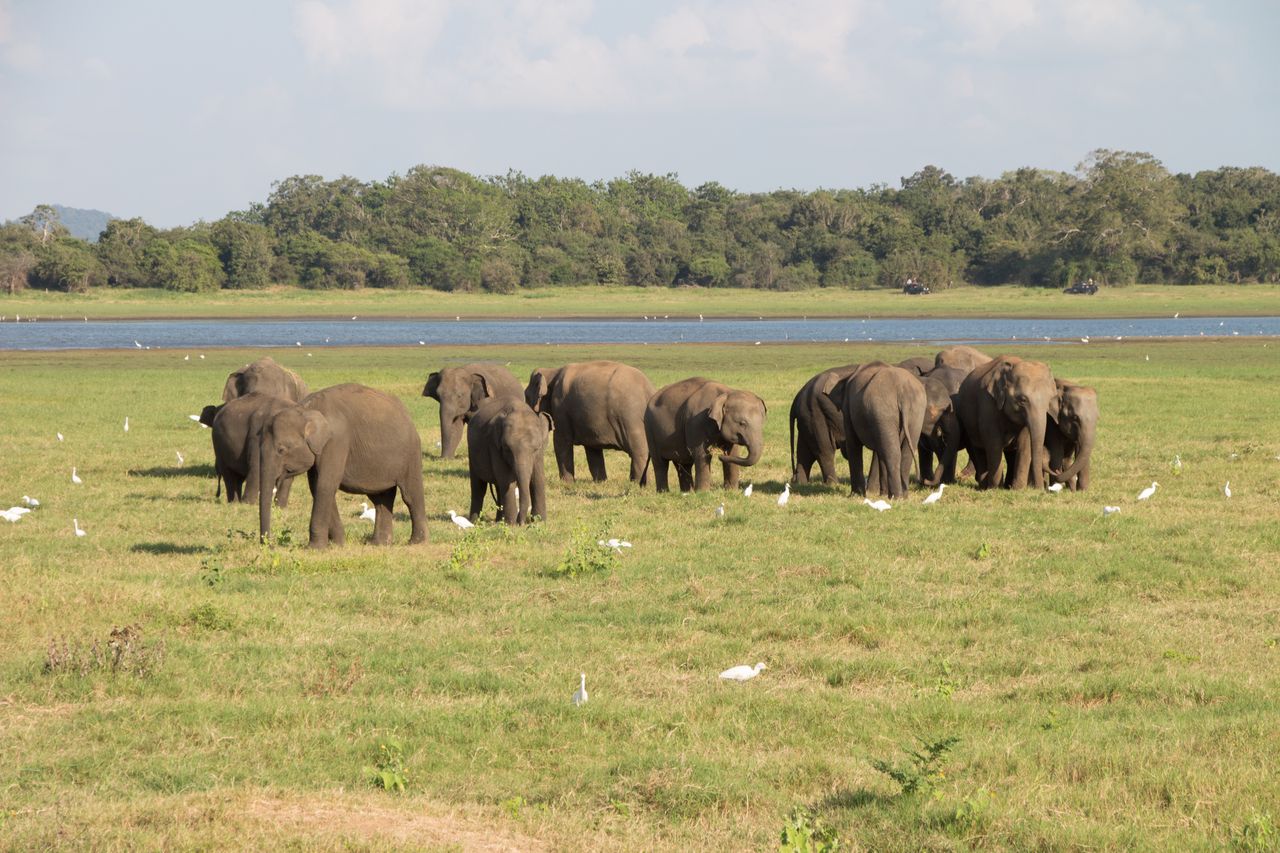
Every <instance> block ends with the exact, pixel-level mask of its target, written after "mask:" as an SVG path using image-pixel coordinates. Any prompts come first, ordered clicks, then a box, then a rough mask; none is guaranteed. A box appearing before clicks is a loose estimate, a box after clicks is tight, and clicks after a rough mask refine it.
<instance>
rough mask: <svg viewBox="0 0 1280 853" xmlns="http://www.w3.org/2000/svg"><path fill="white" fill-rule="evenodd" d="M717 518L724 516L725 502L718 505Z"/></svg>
mask: <svg viewBox="0 0 1280 853" xmlns="http://www.w3.org/2000/svg"><path fill="white" fill-rule="evenodd" d="M716 518H724V504H720V506H718V507H716Z"/></svg>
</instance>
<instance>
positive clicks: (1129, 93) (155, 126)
mask: <svg viewBox="0 0 1280 853" xmlns="http://www.w3.org/2000/svg"><path fill="white" fill-rule="evenodd" d="M1277 35H1280V0H1204V1H1203V2H1198V3H1197V2H1183V0H904V2H895V0H843V2H841V0H791V2H786V0H644V2H605V0H596V2H592V0H505V1H504V0H493V2H490V1H489V0H471V2H463V0H457V1H456V2H454V0H419V2H413V0H296V2H286V0H277V1H276V2H272V0H218V2H204V3H194V2H192V3H188V2H175V0H121V2H101V0H95V2H79V0H64V2H51V1H50V0H0V219H5V218H9V217H14V216H18V215H21V214H23V213H26V212H28V211H29V210H30V209H31V208H32V207H33V206H34V205H35V204H37V203H41V202H56V203H60V204H67V205H71V206H75V207H96V208H100V209H103V210H108V211H110V212H112V213H114V214H116V215H118V216H139V215H140V216H143V217H144V218H146V219H147V220H149V221H151V222H152V223H154V224H157V225H166V226H167V225H178V224H187V223H190V222H192V221H194V220H197V219H202V218H203V219H216V218H218V217H220V216H221V215H222V214H224V213H226V212H227V211H229V210H234V209H241V208H244V207H246V206H248V205H249V204H250V203H251V202H254V201H263V200H265V199H266V197H267V195H268V194H269V193H270V191H271V183H272V181H274V180H278V179H280V178H283V177H287V176H289V175H294V174H308V173H315V174H321V175H324V176H326V177H337V176H339V175H343V174H348V175H354V176H356V177H358V178H360V179H363V180H370V179H381V178H385V177H387V176H388V175H390V174H391V173H394V172H400V173H402V172H404V171H405V170H407V169H408V168H409V167H411V166H413V165H415V164H418V163H426V164H437V165H445V166H453V167H457V168H459V169H463V170H466V171H468V172H473V173H477V174H501V173H505V172H506V171H507V170H508V169H516V170H519V171H522V172H524V173H526V174H529V175H534V176H536V175H542V174H556V175H562V176H576V177H582V178H586V179H588V180H594V179H597V178H609V177H614V176H617V175H621V174H623V173H624V172H626V171H627V170H629V169H640V170H642V171H651V172H660V173H661V172H677V173H678V174H679V175H680V178H681V180H682V181H683V182H684V183H685V184H686V185H689V186H694V185H697V184H699V183H702V182H704V181H711V180H715V181H719V182H721V183H723V184H725V185H727V186H729V187H732V188H734V189H740V190H770V189H776V188H779V187H797V188H803V189H811V188H813V187H818V186H826V187H853V186H867V185H870V184H873V183H888V184H893V185H896V184H897V182H898V180H899V179H900V178H901V177H902V176H904V175H910V174H911V173H913V172H915V171H916V170H917V169H919V168H920V167H921V166H924V165H926V164H935V165H938V166H941V167H943V168H945V169H947V170H948V171H950V172H951V173H953V174H955V175H957V176H967V175H985V176H989V177H994V176H997V175H999V174H1000V173H1001V172H1003V171H1006V170H1008V169H1012V168H1016V167H1018V166H1038V167H1043V168H1050V169H1061V170H1071V169H1073V168H1074V167H1075V165H1076V164H1077V163H1078V162H1080V161H1081V160H1082V159H1084V156H1085V155H1086V154H1087V153H1088V152H1089V151H1090V150H1092V149H1095V148H1123V149H1129V150H1139V151H1148V152H1150V153H1152V154H1154V155H1155V156H1157V157H1158V158H1160V159H1161V160H1163V161H1164V163H1165V165H1166V166H1168V167H1169V168H1170V169H1172V170H1174V171H1195V170H1198V169H1204V168H1214V167H1217V166H1221V165H1237V166H1247V165H1261V166H1266V167H1268V168H1270V169H1273V170H1280V106H1278V105H1280V82H1278V81H1280V59H1278V58H1277V57H1280V52H1278V51H1277V50H1276V37H1277Z"/></svg>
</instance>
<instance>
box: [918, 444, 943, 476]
mask: <svg viewBox="0 0 1280 853" xmlns="http://www.w3.org/2000/svg"><path fill="white" fill-rule="evenodd" d="M916 449H917V450H918V451H919V453H920V482H921V483H932V482H933V477H934V472H933V450H932V449H930V447H929V446H928V445H927V444H925V441H924V439H923V438H922V439H920V441H919V443H918V445H917V448H916ZM939 461H941V460H939Z"/></svg>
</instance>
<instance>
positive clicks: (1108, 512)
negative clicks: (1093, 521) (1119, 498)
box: [1102, 506, 1120, 518]
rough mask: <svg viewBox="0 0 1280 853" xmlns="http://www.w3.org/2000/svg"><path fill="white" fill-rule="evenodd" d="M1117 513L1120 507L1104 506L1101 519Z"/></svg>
mask: <svg viewBox="0 0 1280 853" xmlns="http://www.w3.org/2000/svg"><path fill="white" fill-rule="evenodd" d="M1119 511H1120V507H1118V506H1104V507H1103V508H1102V517H1103V518H1106V517H1107V516H1108V515H1115V514H1116V513H1117V512H1119Z"/></svg>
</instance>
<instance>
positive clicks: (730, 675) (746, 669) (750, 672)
mask: <svg viewBox="0 0 1280 853" xmlns="http://www.w3.org/2000/svg"><path fill="white" fill-rule="evenodd" d="M765 669H767V667H766V666H765V665H764V664H763V663H758V664H756V665H755V666H747V665H746V664H745V663H744V664H741V665H739V666H735V667H731V668H729V669H726V670H725V671H724V672H722V673H720V677H721V678H723V679H724V680H725V681H750V680H751V679H753V678H755V677H756V676H757V675H759V674H760V673H761V672H763V671H764V670H765Z"/></svg>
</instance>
